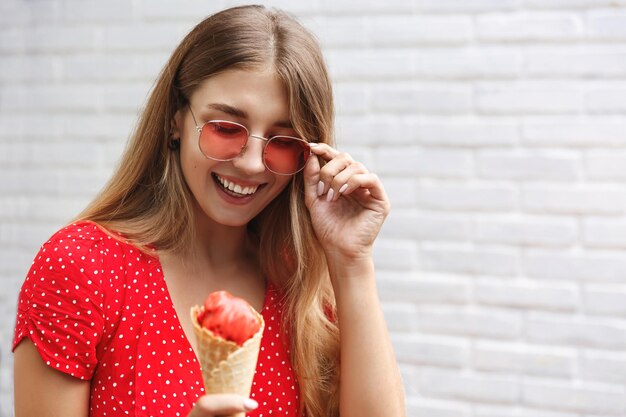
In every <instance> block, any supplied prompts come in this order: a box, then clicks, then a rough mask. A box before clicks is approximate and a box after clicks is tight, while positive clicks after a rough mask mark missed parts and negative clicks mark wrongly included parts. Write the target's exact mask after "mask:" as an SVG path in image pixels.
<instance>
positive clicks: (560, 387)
mask: <svg viewBox="0 0 626 417" xmlns="http://www.w3.org/2000/svg"><path fill="white" fill-rule="evenodd" d="M238 3H239V2H238V1H232V0H219V1H211V2H202V1H196V0H184V1H174V0H160V1H152V0H131V1H128V0H112V1H106V2H105V1H95V0H29V1H26V0H2V1H0V146H1V148H0V177H1V178H2V181H0V285H2V287H3V288H4V290H3V291H1V292H0V314H2V315H3V317H7V318H8V319H7V320H5V321H3V323H2V324H1V325H0V342H1V343H0V416H2V417H10V416H12V415H13V412H12V405H11V403H12V400H11V398H12V394H11V387H12V375H11V369H12V365H11V362H12V355H11V354H10V351H9V349H10V342H11V338H12V331H13V327H12V326H13V320H14V319H13V317H14V314H15V304H16V298H17V292H18V289H19V286H20V284H21V281H22V280H23V278H24V274H25V273H26V271H27V269H28V267H29V264H30V262H31V259H32V257H33V256H34V254H35V252H36V250H37V248H38V246H39V245H40V244H41V243H42V242H43V241H44V240H45V238H46V237H48V236H49V235H50V234H51V233H52V232H54V230H56V228H58V227H59V226H60V225H62V224H63V223H64V222H66V221H67V220H68V219H70V218H71V217H72V216H73V215H75V214H76V213H77V212H78V211H79V210H80V209H81V207H83V206H84V204H85V203H86V202H87V201H89V199H90V198H91V197H93V195H94V194H95V193H96V192H97V190H98V189H99V188H100V187H101V186H102V185H103V184H104V182H105V181H106V179H107V177H108V176H109V174H110V172H111V170H112V168H113V166H114V165H115V162H116V161H117V158H118V157H119V155H120V153H121V150H122V148H123V146H124V143H125V142H126V140H127V137H128V135H129V132H130V130H131V129H132V126H133V123H134V122H135V119H136V112H137V110H138V109H140V108H141V107H142V106H143V101H144V100H145V97H146V95H147V93H148V91H149V88H150V85H151V83H152V81H153V80H154V78H155V76H156V75H157V73H158V71H159V70H160V68H161V66H162V64H163V63H164V62H165V60H166V59H167V57H168V55H169V53H170V52H171V49H172V48H173V46H174V45H176V43H177V42H178V41H179V40H180V39H181V37H182V36H183V35H184V33H186V32H187V31H188V30H189V29H190V28H191V27H192V25H193V24H194V23H195V22H197V21H199V20H200V19H201V18H202V17H203V16H205V15H207V14H209V13H211V12H213V11H215V10H218V9H220V8H223V7H226V6H229V5H234V4H238ZM264 3H266V4H268V3H271V4H273V5H276V6H280V7H285V8H286V9H287V10H290V11H292V12H293V13H295V14H296V15H297V16H299V17H300V18H301V20H302V21H303V22H304V23H305V24H306V25H308V26H309V27H310V28H311V29H313V30H314V31H315V32H316V34H317V36H318V37H319V39H320V41H321V42H322V45H323V48H324V50H325V53H326V56H327V60H328V63H329V66H330V71H331V73H332V76H333V80H334V84H335V90H336V98H337V132H338V135H337V136H338V141H339V144H340V146H341V147H342V148H343V149H346V150H348V151H350V152H352V153H353V154H354V155H355V156H357V157H358V158H361V159H363V160H364V161H365V162H366V163H367V164H368V165H369V166H370V167H371V168H372V170H374V171H376V172H377V173H379V174H380V176H381V177H382V178H383V180H384V181H385V184H386V186H387V189H388V192H389V195H390V197H391V199H392V203H393V207H394V210H393V211H392V214H391V215H390V217H389V219H388V222H387V223H386V224H385V227H384V229H383V232H382V235H381V238H380V240H379V241H378V242H377V244H376V248H375V256H376V261H377V265H378V271H379V281H380V295H381V299H382V301H383V309H384V312H385V315H386V317H387V319H388V322H389V329H390V332H391V335H392V340H393V343H394V345H395V347H396V350H397V356H398V360H399V362H400V365H401V369H402V373H403V376H404V380H405V386H406V392H407V400H408V401H407V406H408V412H409V415H410V416H411V417H422V416H428V417H583V416H584V417H614V416H626V354H625V353H624V352H626V251H625V249H626V1H624V0H387V1H384V2H381V1H377V0H342V1H336V0H308V1H297V2H294V1H288V0H277V1H274V2H271V1H265V2H264Z"/></svg>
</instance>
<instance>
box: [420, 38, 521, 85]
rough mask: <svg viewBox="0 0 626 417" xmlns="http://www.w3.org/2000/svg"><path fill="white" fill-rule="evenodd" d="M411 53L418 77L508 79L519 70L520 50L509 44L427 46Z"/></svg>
mask: <svg viewBox="0 0 626 417" xmlns="http://www.w3.org/2000/svg"><path fill="white" fill-rule="evenodd" d="M413 54H414V61H415V62H416V65H417V72H418V75H419V77H420V78H421V79H440V78H444V79H481V78H490V79H498V78H503V79H507V78H508V79H510V78H517V77H519V76H521V75H522V72H523V57H522V54H521V52H520V51H517V50H514V49H510V48H493V47H485V46H481V47H469V48H449V47H448V48H445V49H444V48H442V49H434V48H428V49H414V52H413Z"/></svg>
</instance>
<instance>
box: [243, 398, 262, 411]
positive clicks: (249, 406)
mask: <svg viewBox="0 0 626 417" xmlns="http://www.w3.org/2000/svg"><path fill="white" fill-rule="evenodd" d="M258 406H259V403H257V402H256V401H254V400H253V399H252V398H246V399H245V400H243V408H245V409H246V410H254V409H256V408H257V407H258Z"/></svg>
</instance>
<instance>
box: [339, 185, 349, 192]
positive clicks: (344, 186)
mask: <svg viewBox="0 0 626 417" xmlns="http://www.w3.org/2000/svg"><path fill="white" fill-rule="evenodd" d="M347 189H348V184H344V185H342V186H341V188H340V189H339V194H343V193H344V192H345V191H346V190H347Z"/></svg>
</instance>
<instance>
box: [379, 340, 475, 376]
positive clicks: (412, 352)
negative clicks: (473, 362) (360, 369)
mask: <svg viewBox="0 0 626 417" xmlns="http://www.w3.org/2000/svg"><path fill="white" fill-rule="evenodd" d="M391 341H392V344H393V347H394V351H395V353H396V358H397V359H398V360H399V361H400V362H402V363H405V364H411V365H427V366H437V367H445V368H461V367H463V365H464V364H465V363H467V361H468V358H469V345H468V343H467V342H462V341H458V340H454V339H437V338H427V337H422V336H420V335H416V334H394V335H392V339H391Z"/></svg>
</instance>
